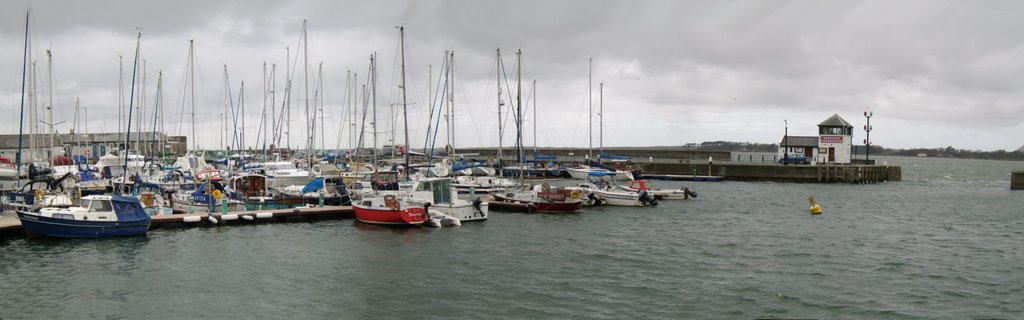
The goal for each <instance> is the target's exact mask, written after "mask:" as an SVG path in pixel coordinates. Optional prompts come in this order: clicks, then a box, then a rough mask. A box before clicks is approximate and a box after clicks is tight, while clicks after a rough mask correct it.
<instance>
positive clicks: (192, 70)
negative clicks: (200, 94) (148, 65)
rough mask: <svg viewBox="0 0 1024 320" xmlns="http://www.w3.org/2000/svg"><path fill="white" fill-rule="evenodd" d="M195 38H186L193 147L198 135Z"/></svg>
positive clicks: (197, 145) (197, 142)
mask: <svg viewBox="0 0 1024 320" xmlns="http://www.w3.org/2000/svg"><path fill="white" fill-rule="evenodd" d="M193 41H195V40H193V39H189V40H188V68H189V71H188V74H189V92H190V96H191V99H189V100H191V103H192V140H194V141H192V143H193V144H195V147H199V141H198V140H199V136H197V135H196V64H195V51H194V48H195V47H194V42H193Z"/></svg>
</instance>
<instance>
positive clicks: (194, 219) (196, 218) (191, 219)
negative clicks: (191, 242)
mask: <svg viewBox="0 0 1024 320" xmlns="http://www.w3.org/2000/svg"><path fill="white" fill-rule="evenodd" d="M201 219H202V218H200V217H199V216H187V217H184V218H182V219H181V221H183V222H199V220H201Z"/></svg>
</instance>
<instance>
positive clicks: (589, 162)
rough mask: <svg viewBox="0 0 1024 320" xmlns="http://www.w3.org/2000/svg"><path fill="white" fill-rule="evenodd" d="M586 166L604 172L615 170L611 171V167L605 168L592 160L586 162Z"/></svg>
mask: <svg viewBox="0 0 1024 320" xmlns="http://www.w3.org/2000/svg"><path fill="white" fill-rule="evenodd" d="M587 165H589V166H591V167H593V168H601V169H605V170H609V171H615V169H612V168H611V167H609V166H606V165H604V164H603V163H600V162H597V161H594V160H587Z"/></svg>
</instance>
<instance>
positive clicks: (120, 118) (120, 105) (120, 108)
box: [117, 55, 124, 139]
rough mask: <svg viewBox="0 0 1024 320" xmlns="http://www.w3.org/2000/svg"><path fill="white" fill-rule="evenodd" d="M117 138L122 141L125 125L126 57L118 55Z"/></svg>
mask: <svg viewBox="0 0 1024 320" xmlns="http://www.w3.org/2000/svg"><path fill="white" fill-rule="evenodd" d="M117 72H118V76H117V138H118V139H120V138H122V137H121V133H123V132H124V131H123V130H121V124H122V123H124V57H122V56H121V55H117Z"/></svg>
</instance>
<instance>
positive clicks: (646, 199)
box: [640, 190, 658, 207]
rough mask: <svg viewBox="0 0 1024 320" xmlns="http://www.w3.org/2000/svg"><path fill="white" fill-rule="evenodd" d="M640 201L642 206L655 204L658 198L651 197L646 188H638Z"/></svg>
mask: <svg viewBox="0 0 1024 320" xmlns="http://www.w3.org/2000/svg"><path fill="white" fill-rule="evenodd" d="M640 203H641V204H643V205H644V206H651V207H653V206H657V205H658V200H657V199H654V198H652V197H651V195H650V194H649V193H647V190H640Z"/></svg>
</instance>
